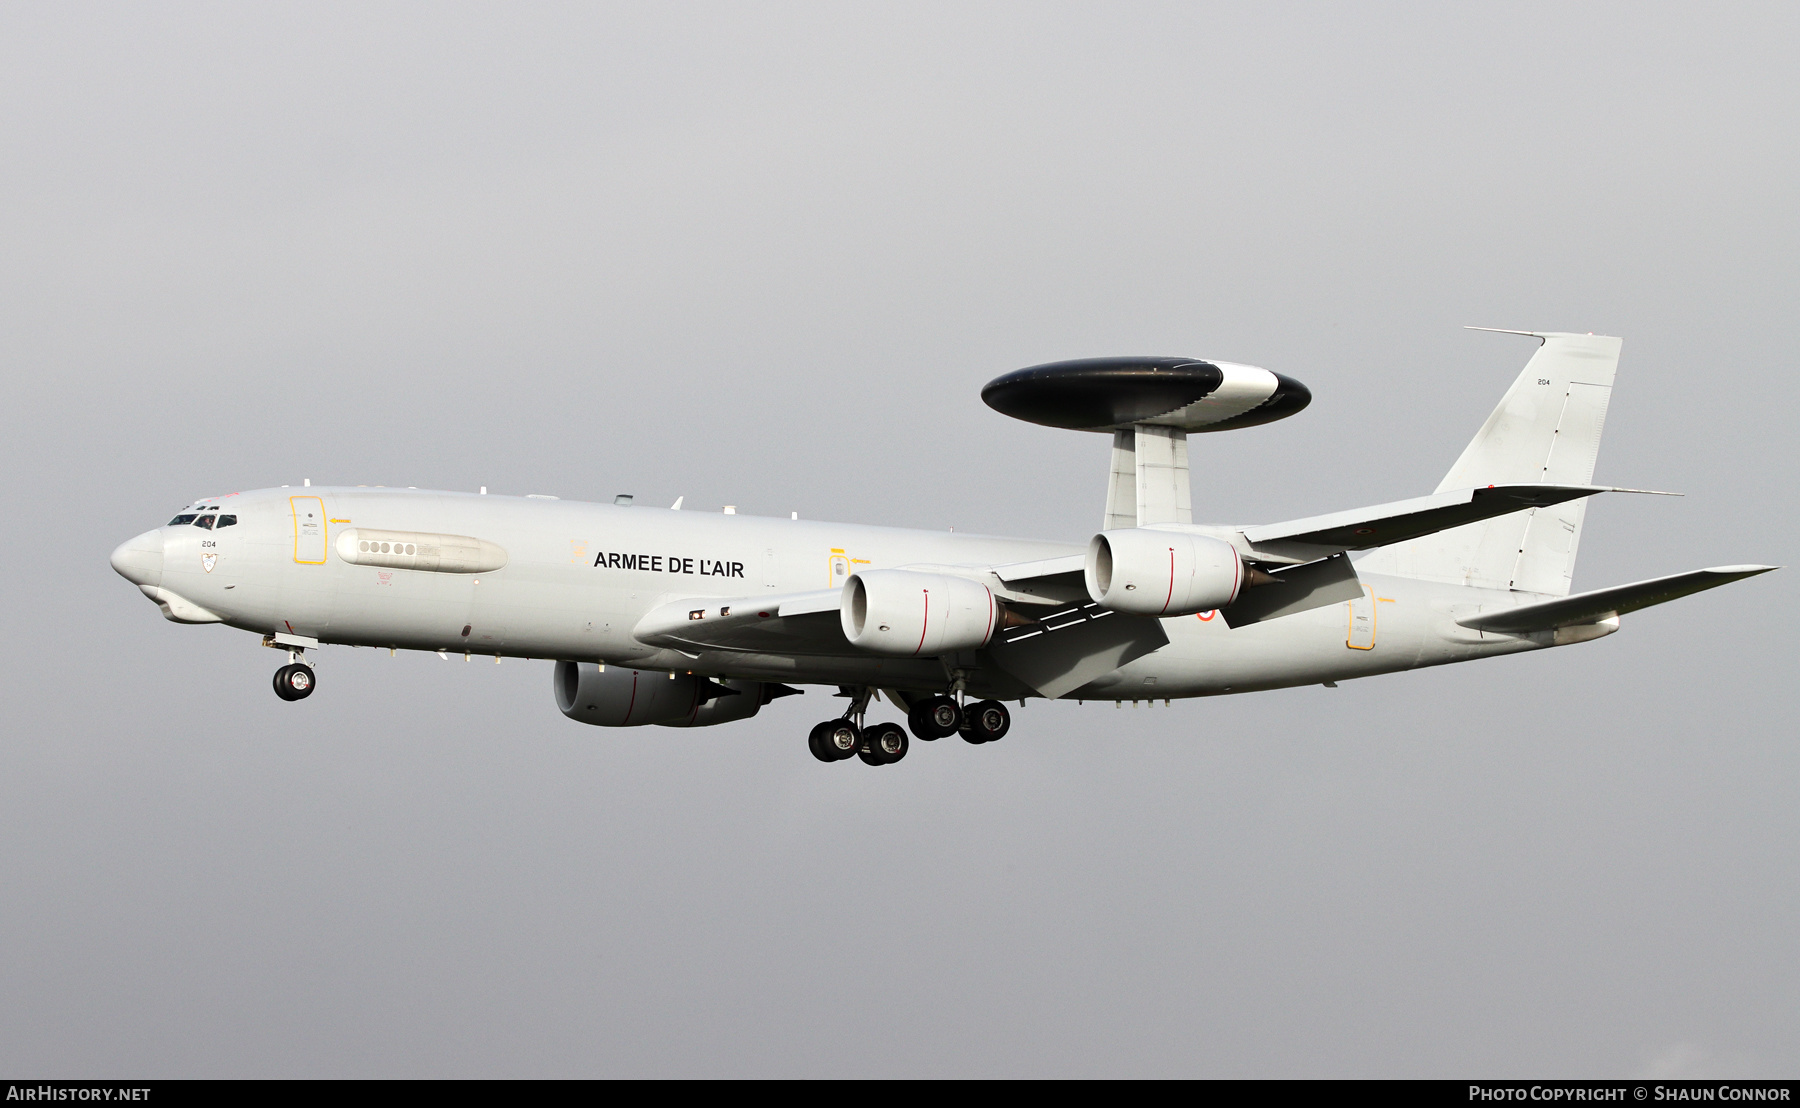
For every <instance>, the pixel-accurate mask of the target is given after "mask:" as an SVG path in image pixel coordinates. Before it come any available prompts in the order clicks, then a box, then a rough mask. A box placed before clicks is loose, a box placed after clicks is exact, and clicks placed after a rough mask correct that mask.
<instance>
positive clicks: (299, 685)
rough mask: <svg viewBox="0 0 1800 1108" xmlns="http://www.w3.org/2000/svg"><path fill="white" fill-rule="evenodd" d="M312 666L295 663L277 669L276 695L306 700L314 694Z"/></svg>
mask: <svg viewBox="0 0 1800 1108" xmlns="http://www.w3.org/2000/svg"><path fill="white" fill-rule="evenodd" d="M315 683H316V682H315V681H314V679H313V671H312V667H311V666H308V665H302V664H301V663H298V662H296V663H294V664H293V665H289V666H282V667H281V668H280V669H278V670H276V671H275V695H276V696H279V697H280V698H281V699H283V700H304V699H306V698H307V697H309V696H311V695H312V691H313V685H314V684H315Z"/></svg>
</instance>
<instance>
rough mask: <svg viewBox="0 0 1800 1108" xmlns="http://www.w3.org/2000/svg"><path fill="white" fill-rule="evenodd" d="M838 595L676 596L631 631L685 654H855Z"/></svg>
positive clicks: (838, 592) (830, 591) (653, 643)
mask: <svg viewBox="0 0 1800 1108" xmlns="http://www.w3.org/2000/svg"><path fill="white" fill-rule="evenodd" d="M842 595H843V594H842V591H841V590H839V589H827V590H823V591H819V592H804V593H789V594H787V595H785V596H751V597H736V598H732V597H699V598H695V599H691V600H677V601H673V602H671V603H668V604H664V605H662V606H661V607H659V608H654V609H652V610H651V611H650V612H649V613H647V614H646V615H645V616H644V618H643V619H641V620H639V621H638V625H637V626H636V627H635V628H633V629H632V634H633V636H634V637H635V638H636V639H637V640H638V641H639V642H642V643H647V644H649V645H651V646H662V647H668V648H670V649H673V650H680V651H684V652H687V653H693V652H695V651H699V650H732V651H740V652H746V653H756V654H810V655H820V654H825V655H832V654H837V655H842V654H855V653H856V652H857V651H856V649H855V648H854V647H852V646H851V645H850V642H849V640H848V639H846V638H844V629H843V624H842V621H841V620H840V619H839V617H838V603H839V599H840V597H841V596H842Z"/></svg>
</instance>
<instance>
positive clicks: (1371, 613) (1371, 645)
mask: <svg viewBox="0 0 1800 1108" xmlns="http://www.w3.org/2000/svg"><path fill="white" fill-rule="evenodd" d="M1344 607H1345V608H1346V609H1348V610H1349V613H1350V614H1349V620H1350V626H1349V630H1348V631H1347V632H1346V634H1345V637H1344V645H1345V646H1347V647H1349V648H1350V649H1351V650H1374V649H1375V590H1374V589H1373V588H1371V587H1370V586H1368V585H1364V586H1363V594H1362V595H1361V596H1359V597H1357V598H1356V599H1355V600H1351V601H1349V602H1347V603H1346V604H1345V605H1344Z"/></svg>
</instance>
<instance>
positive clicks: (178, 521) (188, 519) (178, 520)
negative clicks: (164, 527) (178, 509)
mask: <svg viewBox="0 0 1800 1108" xmlns="http://www.w3.org/2000/svg"><path fill="white" fill-rule="evenodd" d="M192 522H194V517H193V516H191V515H186V514H183V515H178V516H176V517H175V518H174V519H171V520H170V521H169V523H168V526H170V527H180V526H182V525H183V524H188V523H192Z"/></svg>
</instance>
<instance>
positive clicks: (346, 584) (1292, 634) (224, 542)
mask: <svg viewBox="0 0 1800 1108" xmlns="http://www.w3.org/2000/svg"><path fill="white" fill-rule="evenodd" d="M206 506H212V507H213V508H214V511H213V512H212V513H211V514H213V515H215V516H218V515H231V516H235V517H236V523H235V524H234V525H231V526H226V527H215V528H213V529H202V528H200V527H197V526H194V525H192V524H183V525H179V526H165V527H161V528H158V529H156V530H154V531H151V532H148V533H146V534H145V535H141V536H139V537H138V538H136V539H133V540H130V541H129V542H127V543H126V544H124V545H123V546H121V547H120V553H119V554H116V555H115V557H114V564H115V565H116V566H120V572H121V573H123V574H125V576H127V577H128V578H130V579H131V580H132V581H133V582H134V583H135V584H137V585H139V586H140V588H142V589H143V591H144V592H145V593H146V594H147V595H149V596H150V597H151V598H152V599H154V600H157V601H158V603H160V604H162V605H163V607H164V611H165V614H166V615H168V617H169V618H171V619H173V620H176V621H177V622H189V623H206V622H220V623H224V624H226V625H228V626H231V627H235V628H239V629H242V630H245V631H250V632H253V633H255V634H258V635H262V636H280V637H281V639H282V641H285V642H293V641H300V640H317V641H318V642H319V643H334V644H342V645H346V646H358V647H387V648H398V649H404V650H426V651H437V652H444V653H447V654H461V655H468V656H470V657H483V658H485V657H518V658H543V659H567V660H572V661H582V662H602V663H606V664H611V665H620V666H631V667H636V668H640V669H645V670H657V671H664V670H666V671H670V672H677V671H679V672H684V673H685V672H692V673H696V674H701V675H704V676H708V677H718V678H741V679H754V680H765V681H784V682H795V683H822V684H850V685H862V686H874V687H883V688H899V689H910V690H918V691H921V692H941V691H942V690H943V689H944V688H945V686H946V682H947V677H946V673H947V669H946V662H945V660H943V659H940V658H893V657H883V656H878V655H873V654H869V655H866V656H854V655H851V656H841V655H808V654H762V653H747V652H742V651H702V652H699V653H697V654H696V653H687V652H682V651H677V650H672V649H667V648H663V647H657V646H651V645H646V644H645V643H643V642H641V641H639V640H638V639H637V638H636V637H634V635H633V629H634V628H635V627H637V626H638V624H639V621H640V620H641V619H643V617H644V616H645V615H646V613H649V612H651V611H652V610H654V609H656V608H658V607H659V606H662V605H665V604H668V603H670V602H672V601H679V600H689V599H694V600H698V599H699V598H709V597H712V598H722V599H723V598H746V599H748V598H754V597H757V596H769V597H776V596H781V595H789V594H795V593H802V592H806V591H809V590H824V589H833V588H838V587H841V586H842V585H843V584H844V582H845V580H846V578H847V575H848V574H851V573H857V572H862V571H868V570H874V569H894V568H902V567H907V566H914V565H930V566H945V565H955V566H969V567H983V566H991V565H996V564H1005V563H1017V562H1026V561H1030V560H1033V559H1046V558H1057V557H1065V556H1068V555H1080V554H1082V553H1083V550H1084V549H1085V548H1084V547H1082V546H1079V545H1076V544H1071V543H1060V542H1050V541H1040V540H1031V539H1014V538H1002V537H996V536H988V535H971V534H958V533H945V532H939V531H920V530H908V529H902V528H891V527H874V526H866V525H859V524H840V523H823V522H816V521H812V520H793V519H780V518H767V517H757V516H749V515H725V514H718V513H711V512H698V511H672V510H669V509H662V508H650V507H638V506H615V505H607V504H590V503H582V502H577V501H568V500H553V499H547V498H526V497H511V496H495V495H476V494H468V493H452V492H435V491H424V490H410V489H409V490H399V489H380V488H362V487H357V488H344V487H310V488H279V489H263V490H257V491H253V492H246V493H237V494H232V495H230V496H226V497H219V498H214V499H211V500H208V501H203V502H200V505H198V507H201V508H204V507H206ZM307 510H313V511H317V512H318V513H319V516H320V520H319V523H318V528H319V532H318V533H316V534H304V535H303V534H302V530H303V528H302V527H301V525H300V523H299V522H297V520H298V517H299V516H300V515H301V514H303V513H304V512H305V511H307ZM190 511H192V510H191V509H190ZM201 514H205V513H204V512H202V513H201ZM348 528H357V529H359V531H360V532H362V533H367V532H371V531H373V532H404V533H409V534H412V533H424V534H445V535H459V536H471V537H474V538H478V539H480V540H483V541H484V542H486V543H491V544H493V545H494V546H496V547H498V548H500V549H502V550H503V551H504V552H505V564H504V565H503V566H501V567H500V568H497V569H490V570H484V571H478V572H442V571H437V570H426V569H417V568H406V567H405V566H403V565H391V566H385V565H362V564H353V563H352V562H350V561H346V560H345V559H344V558H343V557H341V556H340V554H339V551H338V549H337V544H338V542H339V539H340V537H341V535H342V533H343V531H344V530H345V529H348ZM158 552H160V553H159V554H158ZM394 561H399V559H394ZM628 567H629V568H628ZM1362 583H1363V587H1364V594H1365V595H1364V598H1363V599H1362V600H1360V601H1350V602H1346V603H1336V604H1331V605H1328V606H1325V607H1320V608H1315V609H1313V610H1311V611H1306V612H1301V613H1298V614H1295V615H1289V616H1285V617H1282V618H1279V619H1272V620H1269V621H1267V622H1262V623H1256V624H1252V625H1249V626H1243V627H1238V628H1235V629H1233V628H1231V627H1229V626H1227V625H1226V622H1225V620H1223V619H1221V618H1218V616H1217V614H1216V613H1214V612H1201V613H1199V614H1197V615H1187V616H1181V617H1172V618H1167V619H1163V620H1162V621H1161V625H1162V628H1163V631H1164V633H1165V634H1166V635H1167V636H1168V639H1169V642H1168V645H1167V646H1164V647H1162V648H1160V649H1157V650H1155V651H1153V652H1152V653H1150V654H1148V655H1146V656H1144V657H1141V658H1137V659H1136V660H1134V661H1131V662H1129V663H1127V664H1125V665H1123V666H1121V667H1119V668H1117V669H1115V670H1113V671H1112V672H1109V673H1106V674H1104V675H1103V676H1100V677H1097V678H1095V679H1093V680H1091V681H1089V682H1087V683H1086V684H1084V685H1082V686H1080V687H1079V688H1077V689H1075V690H1074V691H1071V692H1068V693H1066V694H1064V696H1063V698H1064V699H1098V700H1139V699H1145V700H1148V699H1167V698H1179V697H1194V696H1211V695H1216V694H1221V693H1238V692H1251V691H1256V690H1262V689H1273V688H1281V687H1286V686H1294V685H1307V684H1318V683H1322V682H1327V681H1341V680H1347V679H1350V678H1356V677H1365V676H1369V675H1372V674H1377V673H1388V672H1392V671H1396V670H1405V669H1413V668H1417V667H1422V666H1432V665H1441V664H1445V663H1448V662H1458V661H1465V660H1469V659H1473V658H1480V657H1488V656H1492V655H1497V654H1508V653H1513V652H1517V651H1521V650H1531V649H1538V648H1541V647H1545V646H1550V645H1556V644H1557V643H1558V642H1559V639H1558V638H1557V636H1555V635H1552V634H1548V633H1534V634H1530V635H1501V634H1494V633H1484V632H1482V631H1478V630H1472V629H1469V628H1466V627H1463V626H1459V625H1458V624H1457V622H1456V620H1457V619H1458V618H1461V617H1464V616H1467V615H1470V614H1473V613H1475V612H1477V611H1480V610H1482V609H1483V608H1484V607H1485V608H1486V609H1487V610H1493V609H1494V608H1496V607H1512V606H1515V605H1517V604H1519V603H1521V602H1525V601H1530V600H1535V599H1540V598H1539V597H1538V596H1537V595H1535V594H1526V593H1519V592H1516V591H1505V590H1494V589H1483V588H1470V587H1465V586H1457V585H1450V584H1441V583H1435V582H1430V581H1423V580H1415V579H1409V578H1401V577H1387V576H1379V575H1367V574H1365V575H1363V577H1362ZM1605 630H1610V627H1609V628H1606V629H1604V630H1600V631H1598V632H1597V633H1604V631H1605ZM1597 633H1589V634H1587V635H1586V636H1583V637H1587V638H1592V637H1597ZM1560 641H1579V639H1578V638H1577V639H1575V640H1571V639H1569V638H1568V637H1564V638H1563V639H1562V640H1560ZM962 660H963V662H965V663H967V664H966V665H964V666H962V667H961V668H962V669H963V672H964V673H965V674H966V677H967V688H968V691H969V693H971V694H973V695H981V696H990V697H999V698H1002V699H1019V698H1023V697H1027V696H1035V695H1037V694H1036V693H1035V692H1034V691H1032V690H1031V689H1029V688H1028V687H1026V686H1024V685H1022V684H1021V683H1020V682H1019V681H1018V680H1017V679H1016V678H1013V677H1011V676H1010V675H1009V674H1007V673H1006V672H1004V671H1003V670H1001V669H998V668H996V667H994V666H991V665H984V664H982V661H983V660H982V658H981V657H980V656H979V652H976V656H975V657H968V658H964V659H962Z"/></svg>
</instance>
